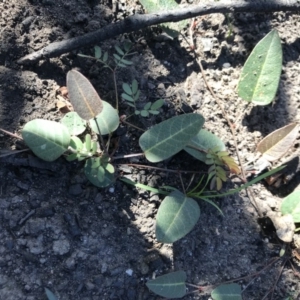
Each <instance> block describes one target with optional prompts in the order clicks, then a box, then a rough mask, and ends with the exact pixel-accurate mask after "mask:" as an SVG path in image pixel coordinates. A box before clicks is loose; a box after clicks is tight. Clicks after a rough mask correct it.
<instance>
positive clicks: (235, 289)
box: [211, 283, 242, 300]
mask: <svg viewBox="0 0 300 300" xmlns="http://www.w3.org/2000/svg"><path fill="white" fill-rule="evenodd" d="M211 297H212V298H213V300H242V290H241V287H240V285H238V284H236V283H231V284H222V285H219V286H218V287H216V288H215V289H214V290H213V291H212V292H211Z"/></svg>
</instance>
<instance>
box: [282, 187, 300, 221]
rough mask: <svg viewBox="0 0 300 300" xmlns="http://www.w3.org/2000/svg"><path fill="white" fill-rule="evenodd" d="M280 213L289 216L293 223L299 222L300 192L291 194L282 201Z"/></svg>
mask: <svg viewBox="0 0 300 300" xmlns="http://www.w3.org/2000/svg"><path fill="white" fill-rule="evenodd" d="M281 213H282V214H283V215H286V214H291V215H292V217H293V220H294V222H295V223H299V222H300V190H296V191H294V192H292V193H291V194H289V195H288V196H287V197H285V198H284V199H283V201H282V203H281Z"/></svg>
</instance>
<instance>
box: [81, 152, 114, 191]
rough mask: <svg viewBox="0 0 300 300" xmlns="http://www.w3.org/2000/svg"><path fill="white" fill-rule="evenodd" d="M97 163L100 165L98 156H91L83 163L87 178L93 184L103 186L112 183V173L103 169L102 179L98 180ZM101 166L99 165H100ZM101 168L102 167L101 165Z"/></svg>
mask: <svg viewBox="0 0 300 300" xmlns="http://www.w3.org/2000/svg"><path fill="white" fill-rule="evenodd" d="M99 165H100V158H99V157H92V158H89V159H87V160H86V163H85V165H84V173H85V175H86V177H87V179H88V180H89V181H90V182H91V183H92V184H93V185H95V186H97V187H100V188H103V187H106V186H109V185H110V184H112V183H113V182H114V180H115V178H114V173H110V172H108V171H107V169H104V170H105V173H104V175H103V178H101V179H102V180H101V181H100V180H99V178H98V175H99V170H98V169H99ZM100 167H101V166H100ZM101 168H102V169H103V167H101Z"/></svg>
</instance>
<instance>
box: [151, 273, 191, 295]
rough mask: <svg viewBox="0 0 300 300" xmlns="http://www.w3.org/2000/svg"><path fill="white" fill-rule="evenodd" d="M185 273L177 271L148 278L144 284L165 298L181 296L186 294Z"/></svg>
mask: <svg viewBox="0 0 300 300" xmlns="http://www.w3.org/2000/svg"><path fill="white" fill-rule="evenodd" d="M185 281H186V274H185V272H184V271H177V272H173V273H169V274H165V275H162V276H159V277H157V278H156V279H154V280H149V281H148V282H147V283H146V285H147V287H148V289H149V290H151V291H152V292H154V293H155V294H157V295H159V296H162V297H166V298H181V297H183V296H184V295H185V294H186V285H185Z"/></svg>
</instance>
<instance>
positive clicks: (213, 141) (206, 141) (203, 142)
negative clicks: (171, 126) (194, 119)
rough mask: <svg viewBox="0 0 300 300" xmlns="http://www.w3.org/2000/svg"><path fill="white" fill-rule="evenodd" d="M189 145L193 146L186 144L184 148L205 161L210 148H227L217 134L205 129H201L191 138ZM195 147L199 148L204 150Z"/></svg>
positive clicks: (214, 149)
mask: <svg viewBox="0 0 300 300" xmlns="http://www.w3.org/2000/svg"><path fill="white" fill-rule="evenodd" d="M189 145H191V146H192V147H193V148H192V147H189V146H186V147H185V148H184V150H185V151H186V152H187V153H189V154H190V155H192V156H194V157H195V158H197V159H199V160H200V161H203V162H204V163H205V162H206V159H207V152H208V150H213V151H215V152H217V151H223V150H225V144H224V143H223V142H222V141H221V140H220V139H219V138H218V137H217V136H216V135H214V134H213V133H211V132H209V131H207V130H205V129H201V130H200V131H199V132H198V134H197V135H196V136H194V137H193V138H192V139H191V140H190V142H189ZM195 148H198V149H200V150H202V151H203V152H201V151H199V150H197V149H195Z"/></svg>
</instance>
